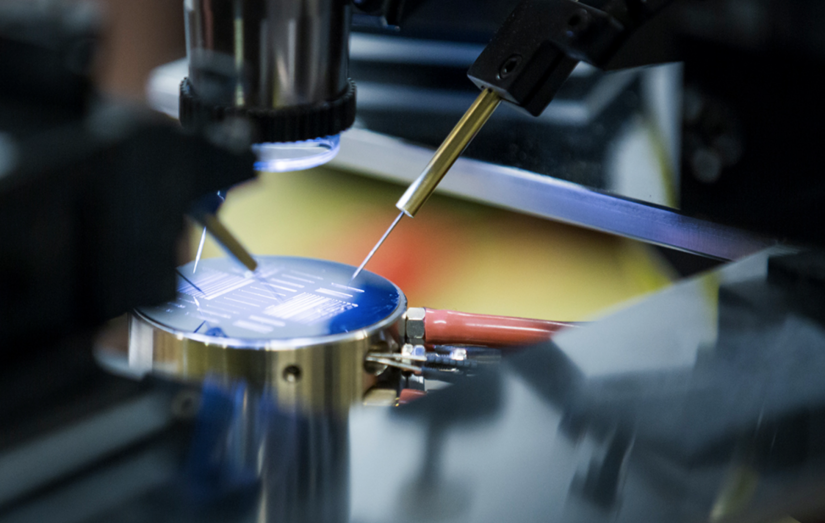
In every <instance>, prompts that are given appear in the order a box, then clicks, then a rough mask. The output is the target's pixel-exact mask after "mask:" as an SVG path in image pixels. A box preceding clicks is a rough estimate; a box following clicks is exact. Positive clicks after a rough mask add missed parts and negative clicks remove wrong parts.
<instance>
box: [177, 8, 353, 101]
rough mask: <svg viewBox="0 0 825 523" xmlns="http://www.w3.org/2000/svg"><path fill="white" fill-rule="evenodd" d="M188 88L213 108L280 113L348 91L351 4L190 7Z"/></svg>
mask: <svg viewBox="0 0 825 523" xmlns="http://www.w3.org/2000/svg"><path fill="white" fill-rule="evenodd" d="M185 10H186V33H187V34H186V38H187V54H188V57H189V80H190V82H191V83H192V86H193V88H194V89H195V90H196V91H197V92H198V94H199V95H200V96H201V97H203V98H205V99H209V101H210V102H211V103H215V104H221V105H224V106H233V107H245V108H254V109H281V108H286V107H293V106H301V105H313V104H319V103H324V102H328V101H331V100H335V99H336V98H338V97H340V96H341V94H342V93H343V92H345V91H346V90H347V87H348V55H349V52H348V40H349V27H350V16H351V15H350V7H349V2H347V1H345V0H185Z"/></svg>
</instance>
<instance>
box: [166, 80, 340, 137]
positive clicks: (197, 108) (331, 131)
mask: <svg viewBox="0 0 825 523" xmlns="http://www.w3.org/2000/svg"><path fill="white" fill-rule="evenodd" d="M233 116H235V117H241V118H244V119H246V120H248V121H249V122H250V123H252V124H253V125H254V126H255V130H256V132H257V135H256V141H258V142H300V141H302V140H312V139H315V138H322V137H324V136H332V135H336V134H338V133H340V132H341V131H344V130H346V129H348V128H350V127H351V126H352V124H353V122H355V82H353V81H352V80H348V82H347V89H346V91H344V93H343V94H342V95H341V96H339V97H338V98H336V99H335V100H332V101H331V102H324V103H321V104H317V105H299V106H295V107H285V108H283V109H256V108H245V107H227V106H214V105H209V104H206V103H204V102H203V101H202V100H200V99H199V98H198V96H197V95H196V94H195V92H194V90H193V88H192V83H191V82H190V81H189V78H185V79H184V80H183V83H181V86H180V122H181V124H182V125H183V126H184V127H187V128H197V127H200V126H203V125H204V124H207V123H213V122H220V121H223V120H224V119H226V118H228V117H233Z"/></svg>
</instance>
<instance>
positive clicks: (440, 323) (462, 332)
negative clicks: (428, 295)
mask: <svg viewBox="0 0 825 523" xmlns="http://www.w3.org/2000/svg"><path fill="white" fill-rule="evenodd" d="M575 325H576V324H574V323H568V322H561V321H546V320H531V319H527V318H511V317H509V316H490V315H487V314H468V313H466V312H456V311H445V310H434V309H426V314H425V316H424V341H425V342H426V343H427V345H475V346H481V347H495V348H501V347H517V346H521V347H525V346H529V345H535V344H537V343H542V342H545V341H547V340H549V339H550V338H551V337H552V336H553V334H555V333H557V332H558V331H560V330H562V329H565V328H568V327H573V326H575Z"/></svg>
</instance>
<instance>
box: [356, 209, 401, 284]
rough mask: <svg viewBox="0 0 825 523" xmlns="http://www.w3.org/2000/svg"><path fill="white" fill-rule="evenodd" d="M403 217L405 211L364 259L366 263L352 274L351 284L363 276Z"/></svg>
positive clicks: (362, 263)
mask: <svg viewBox="0 0 825 523" xmlns="http://www.w3.org/2000/svg"><path fill="white" fill-rule="evenodd" d="M403 217H404V211H401V213H400V214H399V215H398V217H396V218H395V220H394V221H393V222H392V225H390V228H389V229H387V232H385V233H384V236H382V237H381V239H380V240H378V243H376V244H375V247H373V248H372V250H371V251H370V253H369V254H367V257H366V258H364V261H363V262H361V265H359V266H358V268H357V269H356V270H355V272H354V273H353V274H352V278H350V279H349V281H350V283H352V282H353V281H354V280H355V278H357V277H358V275H359V274H361V271H363V270H364V267H366V266H367V263H369V261H370V260H371V259H372V257H373V256H374V255H375V253H376V252H378V249H379V248H380V247H381V245H382V244H383V243H384V240H386V239H387V237H388V236H389V235H390V233H391V232H392V230H393V229H395V226H396V225H398V222H400V221H401V218H403Z"/></svg>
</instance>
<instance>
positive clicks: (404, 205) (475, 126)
mask: <svg viewBox="0 0 825 523" xmlns="http://www.w3.org/2000/svg"><path fill="white" fill-rule="evenodd" d="M500 103H501V97H500V96H499V95H498V94H496V93H495V92H494V91H492V90H490V89H484V90H483V91H481V94H479V95H478V98H476V100H475V102H473V105H471V106H470V108H469V109H467V112H466V113H464V116H463V117H462V118H461V120H459V122H458V123H457V124H456V126H455V128H454V129H453V130H452V132H450V134H449V135H448V136H447V138H445V139H444V142H443V143H442V144H441V147H439V148H438V150H437V151H436V152H435V154H434V155H433V158H432V160H430V163H428V164H427V167H425V168H424V172H422V173H421V175H420V176H419V177H418V179H417V180H415V181H414V182H413V183H412V184H411V185H410V186H409V187H408V188H407V192H405V193H404V195H403V196H401V199H400V200H398V203H396V204H395V206H396V207H398V209H400V210H401V214H399V215H398V218H396V219H395V221H394V222H392V225H390V228H389V229H387V232H385V233H384V236H382V237H381V239H380V240H378V244H377V245H376V246H375V248H374V249H373V250H372V251H370V253H369V254H368V255H367V259H365V260H364V263H362V264H361V266H360V267H358V270H356V271H355V274H353V275H352V278H351V279H350V281H352V280H354V279H355V278H356V277H357V276H358V274H360V273H361V270H363V268H364V266H365V265H366V264H367V262H369V261H370V258H372V256H373V255H374V254H375V251H377V250H378V248H379V247H381V244H382V243H384V240H386V239H387V236H389V235H390V233H391V232H392V230H393V229H394V228H395V226H396V225H398V222H400V221H401V218H402V217H403V216H404V215H405V214H406V215H407V216H409V217H410V218H412V217H414V216H415V215H416V213H417V212H418V210H419V209H421V206H422V205H424V203H425V202H426V201H427V200H428V199H429V197H430V196H431V195H432V194H433V192H434V191H435V188H436V187H437V186H438V183H439V182H440V181H441V180H442V179H443V178H444V175H446V174H447V171H449V170H450V167H452V166H453V164H454V163H455V161H456V160H458V157H459V156H461V153H463V152H464V149H466V148H467V146H468V145H470V142H471V141H473V138H475V136H476V134H478V131H480V130H481V128H482V127H483V126H484V124H485V123H487V120H489V119H490V116H492V115H493V112H495V110H496V108H497V107H498V105H499V104H500Z"/></svg>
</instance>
